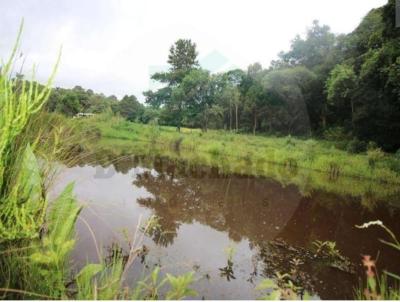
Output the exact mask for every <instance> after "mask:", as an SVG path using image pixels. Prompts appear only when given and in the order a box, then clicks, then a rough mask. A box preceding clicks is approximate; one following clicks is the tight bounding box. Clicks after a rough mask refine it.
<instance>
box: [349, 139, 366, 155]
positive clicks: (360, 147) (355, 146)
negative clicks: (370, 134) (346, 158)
mask: <svg viewBox="0 0 400 302" xmlns="http://www.w3.org/2000/svg"><path fill="white" fill-rule="evenodd" d="M366 150H367V144H366V143H365V142H363V141H360V140H358V139H357V138H354V139H353V140H351V141H350V142H349V143H348V144H347V152H349V153H354V154H358V153H362V152H365V151H366Z"/></svg>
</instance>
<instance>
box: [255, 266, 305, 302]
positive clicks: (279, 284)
mask: <svg viewBox="0 0 400 302" xmlns="http://www.w3.org/2000/svg"><path fill="white" fill-rule="evenodd" d="M256 290H258V291H264V292H265V293H264V295H263V296H261V299H263V300H309V299H310V298H311V296H310V294H309V292H308V291H306V290H304V289H303V288H301V287H300V286H296V285H295V284H293V282H292V280H291V279H290V275H289V274H286V273H285V274H280V273H279V272H277V273H276V275H275V279H264V280H262V281H261V282H260V283H259V284H258V285H257V287H256Z"/></svg>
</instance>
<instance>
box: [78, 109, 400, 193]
mask: <svg viewBox="0 0 400 302" xmlns="http://www.w3.org/2000/svg"><path fill="white" fill-rule="evenodd" d="M73 122H74V123H78V124H79V125H80V126H81V127H83V129H85V130H86V131H88V135H89V136H91V135H92V136H93V135H94V136H97V137H99V138H100V137H101V139H96V140H95V143H94V144H92V145H91V146H90V147H89V148H92V149H93V148H95V149H97V150H108V151H110V150H112V152H113V153H115V156H120V155H123V154H129V153H134V154H154V155H164V156H168V157H170V158H173V159H177V160H187V161H189V162H190V163H193V164H202V165H208V166H213V167H219V168H220V169H221V171H223V172H226V173H240V174H247V175H254V176H266V177H272V178H274V179H276V180H278V181H280V182H281V183H282V184H284V185H288V184H295V185H297V186H298V187H299V188H300V190H301V191H302V192H303V193H304V194H305V195H307V193H309V192H310V191H311V190H313V189H323V190H326V191H329V192H334V193H340V194H349V195H352V196H362V197H363V198H370V197H371V195H373V197H379V198H387V197H388V196H391V195H394V194H395V193H398V190H397V189H396V188H397V187H398V184H399V183H400V175H399V170H400V168H399V167H400V159H399V158H397V157H396V156H395V155H389V154H385V153H383V152H381V151H380V150H379V149H373V150H369V151H367V152H365V153H364V154H350V153H348V152H346V151H343V150H339V149H337V148H336V147H335V142H331V141H323V140H314V139H297V138H293V137H265V136H253V135H245V134H236V133H232V132H227V131H221V130H218V131H216V130H210V131H208V132H206V133H204V132H201V130H199V129H187V128H183V129H182V130H181V132H180V133H179V132H177V131H176V129H175V128H174V127H165V126H158V125H143V124H137V123H131V122H127V121H125V120H123V119H120V118H118V117H112V116H98V117H96V118H92V119H85V120H79V121H76V120H75V121H73Z"/></svg>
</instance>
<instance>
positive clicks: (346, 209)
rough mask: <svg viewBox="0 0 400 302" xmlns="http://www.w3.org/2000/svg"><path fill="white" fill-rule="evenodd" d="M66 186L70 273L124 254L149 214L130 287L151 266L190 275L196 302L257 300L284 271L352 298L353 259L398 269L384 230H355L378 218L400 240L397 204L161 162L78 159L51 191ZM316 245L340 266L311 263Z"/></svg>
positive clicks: (324, 291)
mask: <svg viewBox="0 0 400 302" xmlns="http://www.w3.org/2000/svg"><path fill="white" fill-rule="evenodd" d="M71 181H75V194H76V196H77V198H78V199H79V202H80V203H82V204H84V205H85V207H84V209H83V211H82V212H81V214H80V219H78V221H77V225H76V232H77V238H78V239H77V244H76V247H75V250H74V252H73V254H72V261H73V264H72V265H73V269H74V270H79V268H80V267H82V266H83V265H84V264H85V263H87V262H88V261H90V262H97V261H98V251H97V250H98V249H100V253H101V254H102V255H107V254H109V253H110V250H112V247H113V246H116V245H118V246H120V247H122V249H123V250H124V252H126V253H127V252H128V250H129V247H128V240H127V238H131V237H132V236H133V234H134V233H135V231H136V229H137V226H138V223H139V220H140V221H141V222H145V221H146V219H149V218H150V217H152V216H153V215H155V216H153V219H155V220H156V221H157V227H156V228H155V229H154V230H153V231H152V232H149V233H147V234H146V236H145V237H144V240H143V244H144V245H145V246H146V251H147V253H145V254H143V255H142V257H139V258H138V259H136V261H135V263H134V265H133V266H132V267H131V268H130V272H129V279H128V280H127V282H128V284H134V282H135V280H138V279H140V278H143V276H146V275H147V274H148V273H149V272H150V271H151V270H152V269H153V268H154V267H155V266H156V265H158V266H160V267H161V271H162V273H163V274H165V273H171V274H182V273H185V272H188V271H194V272H195V277H196V282H195V284H194V285H193V288H194V289H195V290H196V291H197V292H198V293H199V296H198V297H196V298H198V299H202V298H204V299H256V298H257V297H260V296H261V292H259V291H258V290H256V289H255V287H256V286H257V284H259V283H260V281H261V280H263V279H264V278H274V277H275V276H276V273H280V274H283V273H290V274H293V275H295V278H296V280H297V281H298V283H299V285H301V286H302V287H304V288H306V289H307V290H308V291H309V292H311V293H312V295H313V296H314V297H315V298H320V299H350V298H353V297H354V288H355V287H357V286H358V284H359V282H360V280H361V279H364V269H363V267H362V266H361V255H371V256H372V257H373V258H376V257H377V255H378V257H379V260H378V262H377V266H378V268H379V269H380V270H381V271H382V270H383V269H388V270H390V271H392V272H397V273H398V272H399V271H398V270H396V269H398V268H399V267H400V265H399V264H400V257H399V255H398V253H397V252H396V251H394V250H391V249H390V248H387V247H385V246H384V245H383V244H382V243H380V242H379V238H387V236H386V234H385V233H384V232H383V231H382V230H381V229H378V228H369V229H358V228H356V227H355V225H360V224H362V223H364V222H367V221H371V220H376V219H380V220H382V221H383V222H384V223H385V224H386V225H387V226H388V227H390V228H391V229H392V230H393V231H394V232H395V233H396V234H400V223H399V221H400V207H396V205H393V204H390V205H389V203H385V202H374V201H373V200H369V201H368V205H366V202H365V199H363V198H361V197H354V196H348V195H344V196H343V195H335V194H333V193H328V192H324V191H318V190H311V192H307V193H306V194H304V193H302V192H303V190H301V189H299V188H298V187H297V186H295V185H293V184H289V185H285V184H282V181H277V180H274V179H271V178H264V177H254V176H247V175H239V174H226V173H224V172H222V171H220V170H219V169H218V168H212V167H207V166H199V165H193V164H191V163H189V162H186V161H183V160H171V159H168V158H166V157H161V156H135V155H129V156H124V157H120V158H118V159H116V160H115V161H113V163H108V164H101V161H96V160H93V159H90V160H89V159H88V160H86V161H85V160H84V161H82V162H81V163H79V164H77V165H76V166H72V167H68V168H67V167H66V168H64V169H63V170H62V172H61V173H60V174H59V176H58V178H57V181H56V183H55V186H54V190H53V192H54V193H55V192H59V191H60V190H62V188H63V187H64V186H65V185H66V184H67V183H69V182H71ZM316 240H320V241H327V240H329V241H334V242H336V248H337V249H338V250H339V251H340V253H341V255H342V256H343V257H342V258H341V259H342V260H343V261H342V262H344V263H342V264H340V263H339V264H337V263H336V265H333V264H332V263H331V262H329V263H327V261H326V259H325V260H324V259H320V257H317V256H316V254H315V253H316V252H315V245H314V244H313V242H315V241H316ZM96 247H98V249H97V248H96ZM228 260H229V261H228ZM339 262H340V261H339Z"/></svg>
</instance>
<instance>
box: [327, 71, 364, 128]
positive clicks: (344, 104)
mask: <svg viewBox="0 0 400 302" xmlns="http://www.w3.org/2000/svg"><path fill="white" fill-rule="evenodd" d="M356 84H357V78H356V75H355V73H354V70H353V68H352V67H351V66H349V65H346V64H338V65H336V66H335V68H334V69H333V70H332V71H331V73H330V76H329V78H328V79H327V81H326V90H327V100H328V104H329V105H331V106H333V107H334V108H336V110H335V113H336V120H338V121H341V123H343V122H344V121H345V120H346V119H350V120H351V123H353V115H354V96H353V94H354V89H355V87H356Z"/></svg>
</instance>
